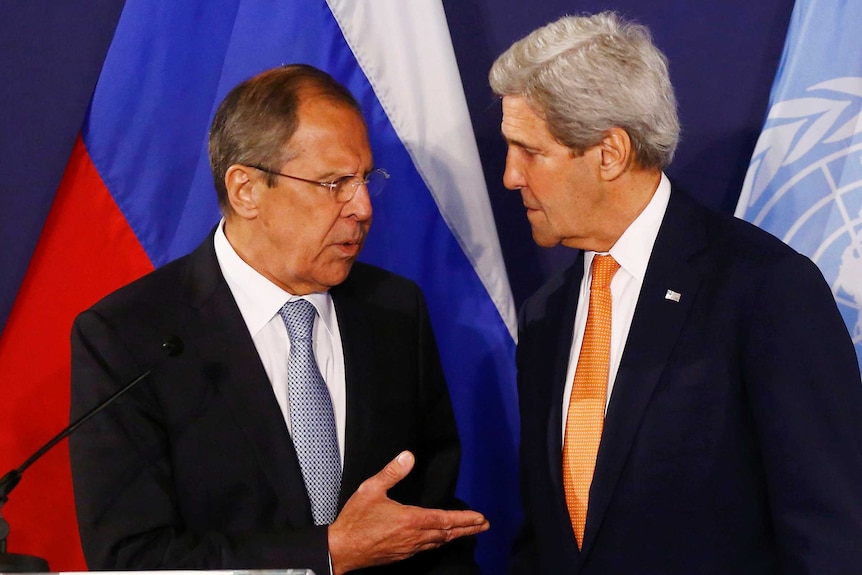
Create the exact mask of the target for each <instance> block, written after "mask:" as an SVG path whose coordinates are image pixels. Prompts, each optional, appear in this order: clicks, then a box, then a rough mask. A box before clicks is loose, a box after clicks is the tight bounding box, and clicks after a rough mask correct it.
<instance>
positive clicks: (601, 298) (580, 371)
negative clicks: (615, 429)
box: [563, 255, 620, 548]
mask: <svg viewBox="0 0 862 575" xmlns="http://www.w3.org/2000/svg"><path fill="white" fill-rule="evenodd" d="M619 267H620V264H618V263H617V262H616V261H615V260H614V258H612V257H611V256H609V255H608V256H595V257H594V258H593V279H592V283H591V284H590V307H589V310H588V311H587V326H586V328H585V330H584V340H583V342H582V343H581V353H580V355H579V356H578V366H577V368H576V369H575V380H574V383H573V384H572V395H571V399H570V400H569V409H568V415H567V416H566V435H565V438H564V440H563V487H564V489H565V491H566V504H567V506H568V508H569V517H570V518H571V520H572V529H573V530H574V532H575V538H576V539H577V540H578V547H579V548H583V543H584V528H585V526H586V524H587V501H588V498H589V495H590V484H591V483H592V481H593V471H594V470H595V468H596V454H597V453H598V452H599V441H600V440H601V438H602V426H603V425H604V421H605V402H606V398H607V393H608V371H609V369H610V357H611V279H612V278H613V277H614V274H615V273H616V271H617V270H618V269H619Z"/></svg>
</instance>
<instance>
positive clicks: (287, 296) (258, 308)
mask: <svg viewBox="0 0 862 575" xmlns="http://www.w3.org/2000/svg"><path fill="white" fill-rule="evenodd" d="M213 242H214V244H215V252H216V259H218V264H219V267H220V268H221V271H222V275H224V278H225V281H226V282H227V284H228V287H229V288H230V291H231V293H232V294H233V297H234V299H235V300H236V303H237V306H238V307H239V311H240V313H241V314H242V318H243V320H245V324H246V327H247V328H248V331H249V333H250V334H251V335H252V337H254V336H255V335H256V334H257V333H258V332H260V330H261V329H263V327H264V326H265V325H266V324H267V323H268V322H269V321H270V320H271V319H272V318H273V317H274V316H275V315H276V314H278V310H280V309H281V306H283V305H284V304H285V302H288V301H293V300H297V299H305V300H308V301H309V302H311V304H312V305H314V307H315V308H316V309H317V314H318V316H319V317H320V320H321V321H322V322H323V325H324V326H325V327H326V330H327V331H328V332H329V333H330V334H332V333H334V332H333V326H332V322H333V320H334V314H335V309H334V306H333V304H332V298H331V297H330V295H329V292H322V293H312V294H308V295H304V296H295V295H293V294H291V293H289V292H287V291H285V290H283V289H281V288H280V287H278V286H277V285H275V284H274V283H272V282H271V281H270V280H268V279H267V278H266V277H264V276H263V275H262V274H260V272H258V271H257V270H255V269H254V268H253V267H251V266H250V265H248V264H247V263H246V262H245V261H244V260H243V259H242V258H241V257H239V254H237V253H236V251H235V250H234V249H233V246H231V245H230V242H229V241H228V239H227V236H225V234H224V218H222V220H221V221H220V222H219V225H218V227H217V228H216V231H215V236H214V238H213Z"/></svg>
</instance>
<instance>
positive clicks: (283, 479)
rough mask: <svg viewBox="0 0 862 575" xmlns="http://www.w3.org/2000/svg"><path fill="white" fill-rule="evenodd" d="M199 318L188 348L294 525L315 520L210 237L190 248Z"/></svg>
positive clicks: (189, 282) (189, 280)
mask: <svg viewBox="0 0 862 575" xmlns="http://www.w3.org/2000/svg"><path fill="white" fill-rule="evenodd" d="M184 287H185V293H186V297H187V300H188V302H189V304H190V305H191V306H192V307H193V308H195V309H196V310H197V314H196V316H195V317H196V318H197V323H196V324H190V325H189V333H188V334H187V335H185V337H187V338H189V339H192V340H193V341H191V342H189V343H192V344H193V345H187V346H186V347H187V349H189V348H192V349H195V350H199V353H200V355H201V357H200V361H201V362H202V363H203V364H204V369H205V371H206V372H207V373H208V374H209V377H210V379H211V381H212V383H213V386H214V388H215V389H216V390H217V392H218V393H219V394H221V395H222V396H223V398H224V400H225V401H226V402H227V403H228V404H229V405H231V408H232V410H231V412H232V413H235V414H236V417H235V419H234V422H235V424H236V425H237V427H238V428H239V429H240V430H241V432H242V433H243V434H244V435H245V437H246V438H247V439H248V445H249V451H250V453H253V454H254V458H255V459H256V462H257V465H258V466H259V468H260V469H262V470H263V472H264V474H265V475H266V477H267V478H268V479H269V481H270V483H271V484H272V488H273V490H274V492H275V493H277V494H278V495H279V498H281V499H283V500H285V513H286V514H287V516H288V520H289V521H290V523H291V524H293V525H305V524H308V523H309V522H310V521H311V504H310V503H309V501H308V497H307V496H305V493H306V490H305V484H304V482H303V479H302V472H301V470H300V467H299V462H298V460H297V458H296V452H295V450H294V447H293V441H292V440H291V438H290V433H289V432H288V430H287V425H286V424H285V422H284V417H283V416H282V414H281V410H280V409H279V407H278V402H277V401H276V400H275V396H274V394H273V392H272V386H271V384H270V382H269V378H268V377H267V375H266V371H265V370H264V368H263V365H262V364H261V362H260V356H259V355H258V353H257V349H256V348H255V346H254V342H253V341H252V339H251V336H250V335H249V333H248V329H247V328H246V325H245V322H244V321H243V319H242V314H241V313H240V311H239V308H238V307H237V305H236V302H235V300H234V299H233V295H232V294H231V293H230V288H228V286H227V283H226V282H225V281H224V277H223V276H222V274H221V270H220V268H219V266H218V260H217V259H216V257H215V250H214V248H213V244H212V239H211V237H209V238H208V239H207V240H205V241H204V243H203V244H202V245H201V246H200V247H199V248H198V249H197V250H196V251H195V252H194V253H193V254H192V256H191V265H190V272H189V275H188V276H187V277H186V281H185V286H184Z"/></svg>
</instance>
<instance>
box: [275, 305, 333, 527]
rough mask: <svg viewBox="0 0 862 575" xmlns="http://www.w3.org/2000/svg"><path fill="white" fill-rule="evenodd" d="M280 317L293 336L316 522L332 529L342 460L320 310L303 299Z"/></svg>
mask: <svg viewBox="0 0 862 575" xmlns="http://www.w3.org/2000/svg"><path fill="white" fill-rule="evenodd" d="M278 313H279V315H280V316H281V318H282V319H283V320H284V325H285V327H287V335H288V337H289V338H290V358H289V359H288V364H287V365H288V367H287V385H288V396H289V399H290V426H291V433H292V435H293V445H294V447H295V448H296V455H297V457H298V458H299V465H300V467H301V469H302V478H303V480H304V481H305V489H306V491H307V492H308V498H309V500H311V513H312V516H313V517H314V524H315V525H329V524H330V523H332V522H333V521H335V516H336V515H337V513H338V491H339V489H340V488H341V459H340V457H339V454H338V436H337V434H336V431H335V414H334V413H333V411H332V399H331V398H330V397H329V390H328V389H327V388H326V383H325V382H324V381H323V376H321V375H320V369H318V367H317V362H316V361H315V359H314V349H313V348H312V344H311V332H312V328H313V326H314V318H315V316H316V315H317V310H316V309H315V308H314V306H313V305H312V304H311V303H310V302H308V301H306V300H304V299H300V300H295V301H292V302H288V303H286V304H284V306H283V307H282V308H281V309H280V310H279V311H278Z"/></svg>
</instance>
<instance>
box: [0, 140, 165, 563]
mask: <svg viewBox="0 0 862 575" xmlns="http://www.w3.org/2000/svg"><path fill="white" fill-rule="evenodd" d="M152 268H153V266H152V264H151V263H150V260H149V258H148V257H147V255H146V253H145V252H144V250H143V248H142V247H141V245H140V243H139V242H138V240H137V238H136V237H135V235H134V233H133V232H132V230H131V228H129V225H128V223H127V222H126V220H125V218H124V217H123V215H122V213H121V212H120V210H119V208H118V207H117V204H116V203H115V202H114V199H113V198H112V197H111V194H110V193H109V192H108V190H107V188H106V187H105V185H104V183H103V182H102V179H101V178H100V177H99V174H98V173H97V172H96V169H95V167H94V166H93V163H92V161H91V160H90V156H89V154H88V153H87V150H86V148H85V146H84V143H83V141H82V140H81V138H80V137H79V138H78V141H77V142H76V144H75V148H74V150H73V152H72V156H71V158H70V159H69V164H68V166H67V167H66V173H65V175H64V176H63V180H62V182H61V184H60V188H59V189H58V191H57V195H56V197H55V199H54V204H53V205H52V206H51V212H50V214H49V215H48V219H47V220H46V222H45V228H44V230H43V232H42V235H41V236H40V238H39V243H38V245H37V247H36V251H35V253H34V254H33V258H32V259H31V260H30V265H29V268H28V270H27V275H26V276H25V278H24V282H23V283H22V285H21V289H20V290H19V292H18V297H17V299H16V301H15V307H14V308H13V309H12V313H11V315H10V317H9V321H8V323H7V324H6V328H5V330H4V332H3V338H2V340H0V474H2V473H5V472H6V470H8V469H14V468H17V467H18V466H20V465H21V464H22V463H23V462H24V461H25V460H26V459H27V457H29V456H30V455H31V454H32V453H33V452H35V451H36V450H37V449H38V448H39V447H41V446H42V445H43V444H45V443H46V442H47V441H48V440H49V439H51V438H52V437H54V436H55V435H56V434H57V433H59V431H60V430H61V429H63V427H65V426H66V425H68V422H69V376H70V373H69V356H70V349H69V332H70V330H71V327H72V321H73V320H74V318H75V316H76V315H77V314H78V313H79V312H80V311H82V310H84V309H85V308H87V307H89V306H90V305H92V304H93V303H95V302H96V301H97V300H98V299H100V298H101V297H102V296H104V295H106V294H108V293H110V292H111V291H113V290H115V289H116V288H118V287H120V286H122V285H124V284H126V283H128V282H130V281H132V280H133V279H135V278H138V277H140V276H141V275H143V274H145V273H146V272H148V271H151V270H152ZM3 517H4V518H5V519H6V520H7V521H8V522H9V524H10V526H11V533H10V535H9V538H8V540H7V543H8V551H9V552H10V553H25V554H29V555H37V556H40V557H43V558H45V559H47V560H48V563H49V565H50V568H51V570H53V571H77V570H83V569H84V568H85V564H84V558H83V554H82V552H81V544H80V539H79V536H78V528H77V522H76V520H75V511H74V501H73V495H72V480H71V472H70V469H69V452H68V446H67V444H66V441H63V442H62V443H60V444H59V445H57V446H56V447H55V448H54V449H53V450H52V451H50V452H48V453H47V454H46V455H45V456H44V457H43V458H42V459H40V460H39V461H38V462H36V463H34V464H33V466H32V467H30V468H29V469H28V470H27V471H25V472H24V476H23V478H22V480H21V483H20V485H19V486H18V488H17V489H16V490H15V491H14V492H13V493H12V495H11V496H10V498H9V503H7V504H6V506H5V507H4V509H3Z"/></svg>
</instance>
